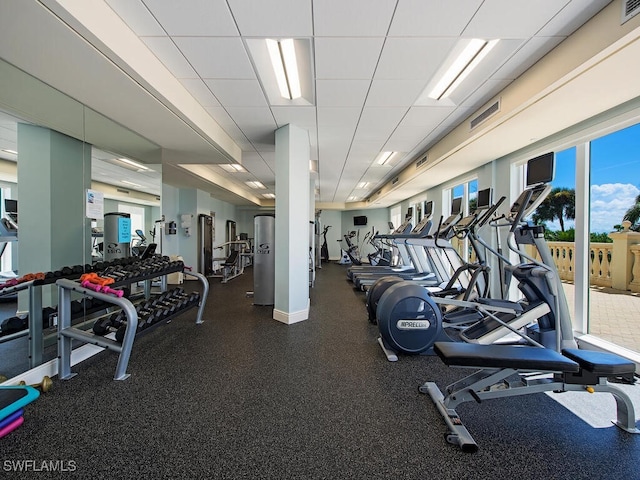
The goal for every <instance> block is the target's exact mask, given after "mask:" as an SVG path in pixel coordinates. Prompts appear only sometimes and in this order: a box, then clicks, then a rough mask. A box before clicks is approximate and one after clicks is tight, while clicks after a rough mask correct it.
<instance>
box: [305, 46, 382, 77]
mask: <svg viewBox="0 0 640 480" xmlns="http://www.w3.org/2000/svg"><path fill="white" fill-rule="evenodd" d="M382 43H383V39H382V38H316V40H315V52H316V78H318V79H370V78H371V77H372V75H373V71H374V70H375V68H376V63H377V62H378V57H379V56H380V49H381V48H382Z"/></svg>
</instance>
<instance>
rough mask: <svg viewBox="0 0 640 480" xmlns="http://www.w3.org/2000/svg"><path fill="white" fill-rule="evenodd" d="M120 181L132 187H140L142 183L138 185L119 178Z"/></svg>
mask: <svg viewBox="0 0 640 480" xmlns="http://www.w3.org/2000/svg"><path fill="white" fill-rule="evenodd" d="M120 181H121V182H122V183H126V184H127V185H131V186H132V187H142V185H139V184H137V183H133V182H130V181H129V180H120Z"/></svg>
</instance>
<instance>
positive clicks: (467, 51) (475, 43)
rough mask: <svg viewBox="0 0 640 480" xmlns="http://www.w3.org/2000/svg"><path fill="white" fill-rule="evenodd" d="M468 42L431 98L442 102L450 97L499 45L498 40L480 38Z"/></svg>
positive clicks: (436, 86) (431, 93) (439, 82)
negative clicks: (497, 44)
mask: <svg viewBox="0 0 640 480" xmlns="http://www.w3.org/2000/svg"><path fill="white" fill-rule="evenodd" d="M466 41H467V42H468V43H467V45H466V46H465V47H464V48H463V49H462V51H461V52H460V54H459V55H458V56H457V57H456V58H455V59H454V60H453V62H452V63H451V65H450V66H449V68H447V70H446V71H445V72H444V74H442V77H440V80H439V81H438V83H437V84H436V85H435V87H433V89H432V90H431V92H430V93H429V97H430V98H433V99H435V100H440V99H442V98H445V97H447V96H449V95H450V94H451V93H452V92H453V91H454V90H455V89H456V88H457V87H458V85H460V84H461V83H462V81H463V80H464V79H465V78H466V77H467V75H469V74H470V73H471V71H472V70H473V69H474V68H476V67H477V66H478V64H479V63H480V62H481V61H482V59H483V58H484V57H486V56H487V54H488V53H489V52H490V51H491V49H492V48H493V47H495V46H496V43H498V40H497V39H496V40H491V41H487V40H483V39H480V38H472V39H469V40H466Z"/></svg>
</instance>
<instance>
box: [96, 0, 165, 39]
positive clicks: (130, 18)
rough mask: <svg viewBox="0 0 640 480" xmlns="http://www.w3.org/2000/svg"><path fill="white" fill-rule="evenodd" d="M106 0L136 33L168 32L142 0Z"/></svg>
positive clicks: (162, 33) (156, 33)
mask: <svg viewBox="0 0 640 480" xmlns="http://www.w3.org/2000/svg"><path fill="white" fill-rule="evenodd" d="M106 2H107V3H108V4H109V6H110V7H111V8H112V9H113V10H114V11H115V12H116V13H117V14H118V16H120V18H122V20H124V22H125V23H126V24H127V25H128V26H129V28H130V29H131V30H133V31H134V32H135V34H136V35H138V36H144V35H166V34H167V33H166V32H165V31H164V30H163V29H162V27H161V26H160V24H159V23H158V22H157V21H156V19H155V18H153V15H151V13H150V12H149V10H148V9H147V7H145V6H144V4H143V3H142V2H141V1H140V0H106Z"/></svg>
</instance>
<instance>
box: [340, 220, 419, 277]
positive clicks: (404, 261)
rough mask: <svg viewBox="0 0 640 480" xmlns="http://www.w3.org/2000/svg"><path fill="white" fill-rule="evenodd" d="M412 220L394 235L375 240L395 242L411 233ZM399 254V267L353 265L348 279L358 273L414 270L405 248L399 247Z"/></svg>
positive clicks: (382, 236) (393, 233)
mask: <svg viewBox="0 0 640 480" xmlns="http://www.w3.org/2000/svg"><path fill="white" fill-rule="evenodd" d="M411 228H412V226H411V219H407V220H405V221H404V223H403V224H402V225H400V226H399V227H398V228H396V229H395V230H394V231H393V232H392V233H388V234H378V235H376V236H375V237H374V238H376V239H380V240H393V238H394V237H395V236H396V235H404V234H407V233H409V232H411ZM398 254H399V256H400V264H398V265H394V266H391V265H375V266H374V265H353V266H351V267H349V268H348V269H347V278H348V279H349V280H352V279H353V276H354V275H355V274H357V273H367V272H369V273H373V272H390V271H392V270H396V271H402V270H412V269H413V268H414V267H413V265H412V264H411V257H410V256H409V253H408V252H407V250H406V249H405V248H404V247H398Z"/></svg>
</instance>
